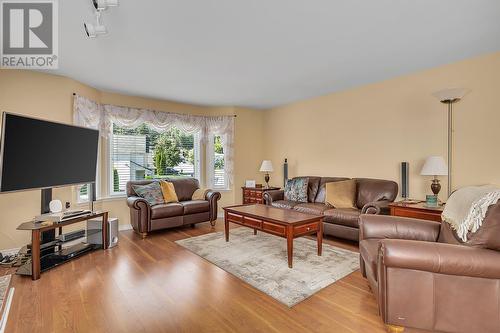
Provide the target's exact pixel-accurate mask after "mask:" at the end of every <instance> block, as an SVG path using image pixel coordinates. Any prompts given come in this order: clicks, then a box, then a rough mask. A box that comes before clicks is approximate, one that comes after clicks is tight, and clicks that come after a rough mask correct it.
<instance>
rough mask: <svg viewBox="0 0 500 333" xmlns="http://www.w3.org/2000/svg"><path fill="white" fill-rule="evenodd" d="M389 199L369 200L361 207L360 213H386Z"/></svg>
mask: <svg viewBox="0 0 500 333" xmlns="http://www.w3.org/2000/svg"><path fill="white" fill-rule="evenodd" d="M390 203H391V201H389V200H380V201H373V202H369V203H367V204H366V205H364V206H363V208H361V214H375V215H379V214H386V215H387V214H388V213H389V204H390Z"/></svg>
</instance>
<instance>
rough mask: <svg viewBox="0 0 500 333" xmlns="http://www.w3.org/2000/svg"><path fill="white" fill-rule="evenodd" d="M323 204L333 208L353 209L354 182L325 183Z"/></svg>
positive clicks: (350, 180) (354, 198)
mask: <svg viewBox="0 0 500 333" xmlns="http://www.w3.org/2000/svg"><path fill="white" fill-rule="evenodd" d="M325 186H326V194H325V203H326V204H327V205H331V206H333V207H335V208H355V200H356V181H355V180H354V179H349V180H343V181H340V182H331V183H326V185H325Z"/></svg>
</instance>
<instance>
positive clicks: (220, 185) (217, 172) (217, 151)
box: [207, 135, 229, 189]
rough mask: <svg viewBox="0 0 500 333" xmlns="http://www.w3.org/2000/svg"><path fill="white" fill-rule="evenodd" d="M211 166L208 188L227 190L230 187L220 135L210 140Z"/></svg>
mask: <svg viewBox="0 0 500 333" xmlns="http://www.w3.org/2000/svg"><path fill="white" fill-rule="evenodd" d="M207 151H208V157H209V158H208V160H209V166H208V168H207V170H208V173H209V175H208V179H209V184H208V186H209V187H211V188H213V189H227V188H228V187H229V185H228V181H227V176H226V171H225V169H224V164H225V157H224V147H223V145H222V140H221V137H220V136H219V135H214V136H212V137H211V138H210V141H209V144H208V145H207Z"/></svg>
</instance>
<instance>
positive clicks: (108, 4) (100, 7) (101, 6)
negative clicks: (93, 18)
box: [92, 0, 119, 10]
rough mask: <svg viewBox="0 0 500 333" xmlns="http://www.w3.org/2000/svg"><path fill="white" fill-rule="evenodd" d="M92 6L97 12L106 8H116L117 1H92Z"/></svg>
mask: <svg viewBox="0 0 500 333" xmlns="http://www.w3.org/2000/svg"><path fill="white" fill-rule="evenodd" d="M92 4H93V5H94V7H95V9H97V10H106V8H108V7H116V6H118V4H119V3H118V0H92Z"/></svg>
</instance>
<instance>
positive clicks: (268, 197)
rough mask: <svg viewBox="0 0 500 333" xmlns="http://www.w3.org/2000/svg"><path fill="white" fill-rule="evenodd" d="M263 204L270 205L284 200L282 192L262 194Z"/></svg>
mask: <svg viewBox="0 0 500 333" xmlns="http://www.w3.org/2000/svg"><path fill="white" fill-rule="evenodd" d="M263 197H264V202H265V203H266V205H269V206H270V205H271V204H272V203H273V201H278V200H283V199H284V198H285V191H284V190H271V191H266V192H264V195H263Z"/></svg>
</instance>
